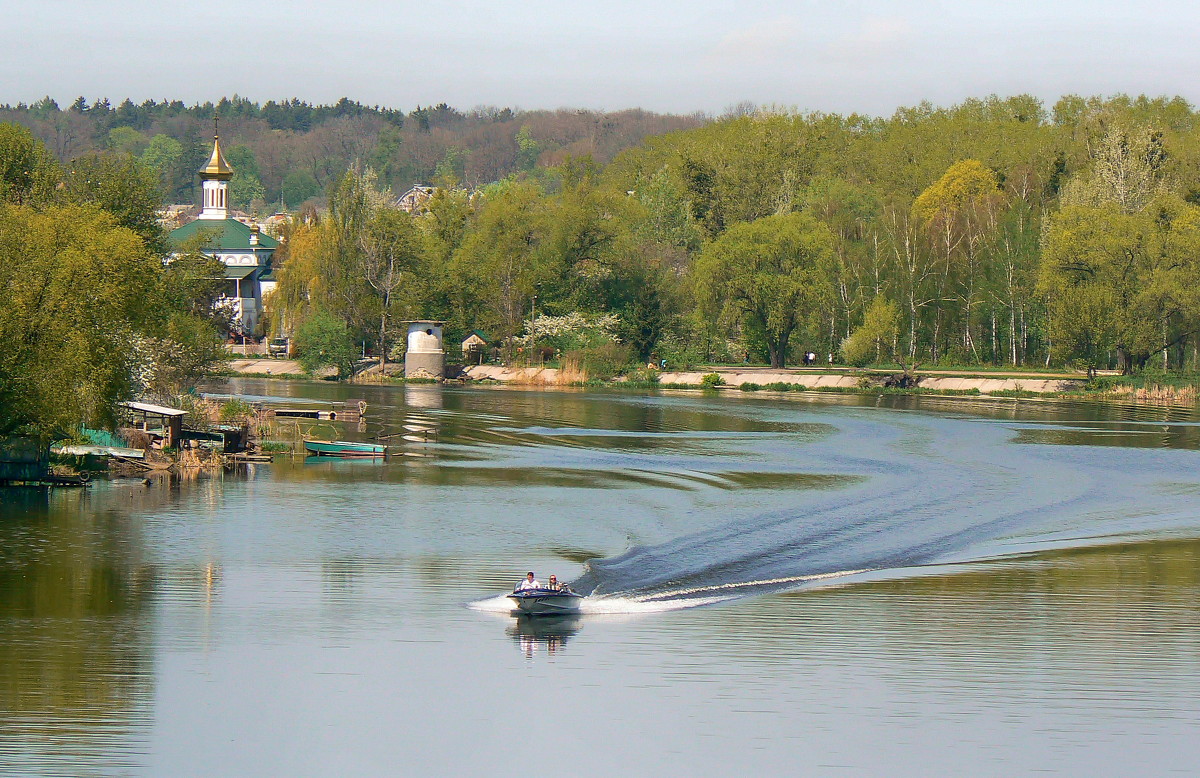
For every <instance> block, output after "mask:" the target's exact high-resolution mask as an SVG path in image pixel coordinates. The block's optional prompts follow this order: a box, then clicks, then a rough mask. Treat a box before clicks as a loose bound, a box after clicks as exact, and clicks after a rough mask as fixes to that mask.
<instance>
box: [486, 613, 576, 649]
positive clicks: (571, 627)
mask: <svg viewBox="0 0 1200 778" xmlns="http://www.w3.org/2000/svg"><path fill="white" fill-rule="evenodd" d="M513 619H514V623H513V624H512V625H511V626H510V627H509V628H508V629H507V630H505V632H506V633H507V634H508V635H509V637H511V638H512V639H513V640H514V641H515V642H516V644H517V645H518V646H519V647H520V649H521V651H522V652H523V653H524V654H525V658H526V659H530V660H532V659H533V658H534V657H535V656H537V654H538V653H539V652H543V651H544V652H545V653H546V655H547V656H549V657H553V656H554V655H555V654H557V653H558V652H560V651H561V650H562V649H564V648H566V645H567V641H568V640H570V639H571V638H572V637H573V636H574V635H575V634H576V633H577V632H579V630H580V628H581V627H582V626H583V618H582V617H581V616H579V615H576V614H572V615H562V616H555V615H548V616H528V615H525V614H518V615H516V616H514V617H513Z"/></svg>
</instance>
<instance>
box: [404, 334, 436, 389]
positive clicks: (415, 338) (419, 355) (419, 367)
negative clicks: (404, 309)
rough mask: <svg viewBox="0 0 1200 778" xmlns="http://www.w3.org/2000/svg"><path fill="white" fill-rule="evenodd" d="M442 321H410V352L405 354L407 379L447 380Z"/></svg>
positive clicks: (405, 374) (405, 375)
mask: <svg viewBox="0 0 1200 778" xmlns="http://www.w3.org/2000/svg"><path fill="white" fill-rule="evenodd" d="M444 323H445V322H440V321H410V322H407V324H408V350H407V351H406V352H404V377H405V378H445V377H446V350H445V349H444V348H442V325H443V324H444Z"/></svg>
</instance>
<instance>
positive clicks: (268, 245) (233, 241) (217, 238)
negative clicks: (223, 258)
mask: <svg viewBox="0 0 1200 778" xmlns="http://www.w3.org/2000/svg"><path fill="white" fill-rule="evenodd" d="M251 232H252V231H251V229H250V228H249V227H248V226H246V225H245V224H242V223H241V222H240V221H238V220H237V219H196V220H195V221H191V222H188V223H187V224H185V225H183V226H182V227H179V228H177V229H174V230H171V234H170V235H169V236H168V237H169V238H170V240H171V243H172V244H174V245H175V246H180V245H182V244H183V243H184V242H186V241H187V240H188V239H189V238H191V237H193V236H195V235H198V234H200V233H205V234H209V233H211V235H212V237H211V238H210V239H209V240H208V241H207V242H206V243H205V244H204V248H206V249H215V250H219V251H237V250H242V251H249V250H250V249H274V248H277V247H278V246H279V241H277V240H275V239H274V238H272V237H271V236H270V235H267V234H266V233H265V232H260V233H258V245H257V246H251V245H250V235H251Z"/></svg>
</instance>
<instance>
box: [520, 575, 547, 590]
mask: <svg viewBox="0 0 1200 778" xmlns="http://www.w3.org/2000/svg"><path fill="white" fill-rule="evenodd" d="M541 588H542V585H541V583H539V582H538V579H536V578H534V577H533V571H532V570H530V571H529V572H528V573H526V574H525V580H524V581H521V583H519V584H517V591H521V590H522V589H541Z"/></svg>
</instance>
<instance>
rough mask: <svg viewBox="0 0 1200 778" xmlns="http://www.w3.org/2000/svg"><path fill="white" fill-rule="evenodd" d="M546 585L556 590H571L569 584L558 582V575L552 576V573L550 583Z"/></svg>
mask: <svg viewBox="0 0 1200 778" xmlns="http://www.w3.org/2000/svg"><path fill="white" fill-rule="evenodd" d="M548 586H549V588H551V589H553V590H554V591H556V592H570V591H571V587H570V586H568V585H567V584H565V583H559V580H558V576H554V575H551V576H550V583H549V584H548Z"/></svg>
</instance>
